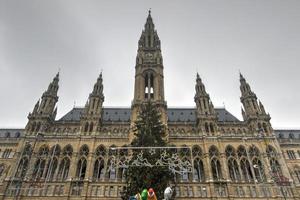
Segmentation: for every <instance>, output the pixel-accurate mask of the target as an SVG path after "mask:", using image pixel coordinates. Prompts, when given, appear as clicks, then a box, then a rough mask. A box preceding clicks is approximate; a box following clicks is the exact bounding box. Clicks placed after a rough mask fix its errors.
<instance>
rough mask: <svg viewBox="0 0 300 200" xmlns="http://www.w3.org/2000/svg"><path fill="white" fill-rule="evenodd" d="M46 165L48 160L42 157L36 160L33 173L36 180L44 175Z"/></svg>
mask: <svg viewBox="0 0 300 200" xmlns="http://www.w3.org/2000/svg"><path fill="white" fill-rule="evenodd" d="M45 165H46V160H44V159H42V158H39V159H38V160H37V161H36V163H35V165H34V169H33V173H32V176H33V178H34V179H35V180H39V179H41V178H42V177H43V173H44V170H45Z"/></svg>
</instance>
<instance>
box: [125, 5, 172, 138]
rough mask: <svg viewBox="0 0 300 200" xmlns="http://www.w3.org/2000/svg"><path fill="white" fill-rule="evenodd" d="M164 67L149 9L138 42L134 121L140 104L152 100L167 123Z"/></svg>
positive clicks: (132, 116)
mask: <svg viewBox="0 0 300 200" xmlns="http://www.w3.org/2000/svg"><path fill="white" fill-rule="evenodd" d="M163 68H164V67H163V59H162V54H161V48H160V40H159V37H158V34H157V31H156V30H155V26H154V23H153V19H152V16H151V10H149V11H148V16H147V19H146V23H145V26H144V29H143V31H142V34H141V37H140V39H139V42H138V50H137V56H136V65H135V83H134V99H133V101H132V112H131V121H132V122H134V121H135V120H136V118H137V115H138V111H139V107H140V105H141V104H143V103H145V102H148V101H151V102H152V103H153V104H155V105H157V107H158V109H159V110H160V112H161V113H162V114H161V120H162V122H163V123H165V124H167V110H166V108H167V103H166V102H165V97H164V72H163ZM132 126H133V124H132ZM131 136H132V137H131ZM131 136H130V139H132V138H133V133H132V134H131Z"/></svg>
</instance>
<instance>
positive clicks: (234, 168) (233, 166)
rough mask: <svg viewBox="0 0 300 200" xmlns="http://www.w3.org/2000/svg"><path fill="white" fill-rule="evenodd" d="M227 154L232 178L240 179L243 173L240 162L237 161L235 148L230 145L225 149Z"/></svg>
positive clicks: (234, 179)
mask: <svg viewBox="0 0 300 200" xmlns="http://www.w3.org/2000/svg"><path fill="white" fill-rule="evenodd" d="M225 154H226V157H227V165H228V172H229V176H230V178H231V180H232V181H240V180H241V175H240V171H239V166H238V163H237V161H236V153H235V149H234V148H233V147H232V146H230V145H229V146H227V147H226V149H225Z"/></svg>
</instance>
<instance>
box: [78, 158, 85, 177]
mask: <svg viewBox="0 0 300 200" xmlns="http://www.w3.org/2000/svg"><path fill="white" fill-rule="evenodd" d="M86 171H87V160H86V158H85V157H84V156H82V157H81V158H80V159H79V161H78V164H77V170H76V177H77V178H78V179H79V180H84V179H85V176H86Z"/></svg>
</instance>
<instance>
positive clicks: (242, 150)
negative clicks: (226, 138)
mask: <svg viewBox="0 0 300 200" xmlns="http://www.w3.org/2000/svg"><path fill="white" fill-rule="evenodd" d="M237 153H238V156H239V158H241V157H247V151H246V148H245V147H244V146H242V145H240V146H239V147H238V150H237Z"/></svg>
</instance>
